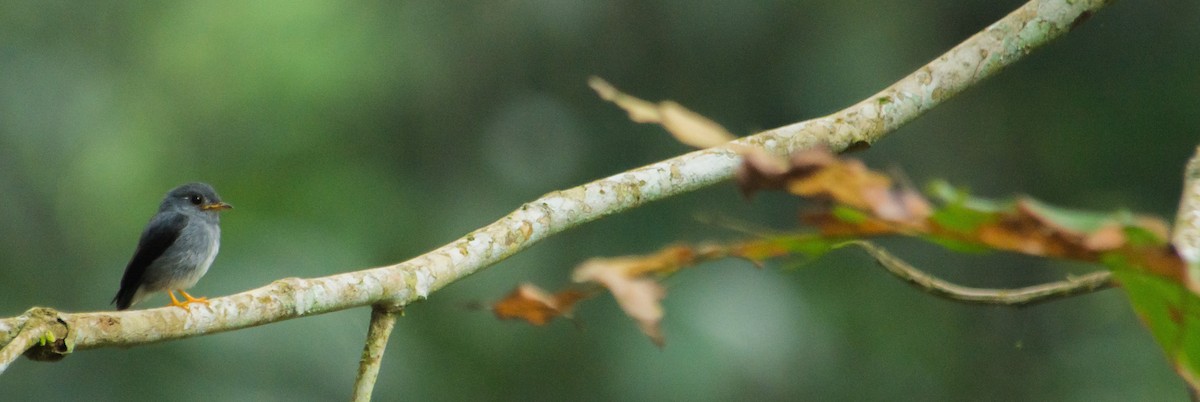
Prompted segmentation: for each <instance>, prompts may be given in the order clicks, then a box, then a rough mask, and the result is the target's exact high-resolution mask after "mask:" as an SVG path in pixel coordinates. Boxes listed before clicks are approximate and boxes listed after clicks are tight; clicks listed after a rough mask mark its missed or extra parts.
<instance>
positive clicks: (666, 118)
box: [588, 77, 737, 148]
mask: <svg viewBox="0 0 1200 402" xmlns="http://www.w3.org/2000/svg"><path fill="white" fill-rule="evenodd" d="M588 85H589V86H591V87H592V89H593V90H595V91H596V93H597V94H599V95H600V98H601V99H604V100H606V101H609V102H612V103H614V104H616V105H617V106H619V107H621V108H622V109H625V112H627V113H629V119H630V120H633V121H634V122H638V123H657V124H659V125H662V126H663V128H665V129H667V132H669V133H671V135H672V136H674V137H675V139H676V140H678V141H679V142H682V143H684V144H685V145H689V146H693V147H696V148H708V147H715V146H717V145H721V144H724V143H727V142H729V141H733V140H734V139H735V138H737V137H734V135H733V134H730V133H729V131H728V130H725V127H721V125H720V124H717V123H716V122H714V121H712V120H710V119H708V118H707V117H704V116H701V115H700V114H699V113H696V112H693V111H691V110H688V109H687V108H685V107H683V106H682V105H680V104H678V103H675V102H672V101H664V102H659V103H657V104H656V103H653V102H648V101H645V100H642V99H638V98H636V97H634V96H631V95H628V94H625V93H623V92H621V91H619V90H617V88H616V87H614V86H612V84H609V83H608V82H606V81H604V80H603V79H600V78H599V77H591V78H589V79H588Z"/></svg>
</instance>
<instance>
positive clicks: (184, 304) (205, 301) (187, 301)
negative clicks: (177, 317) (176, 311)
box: [167, 289, 208, 310]
mask: <svg viewBox="0 0 1200 402" xmlns="http://www.w3.org/2000/svg"><path fill="white" fill-rule="evenodd" d="M179 293H180V294H182V295H183V298H184V299H183V301H182V302H181V301H179V299H176V298H175V291H174V290H168V291H167V294H168V295H170V296H171V304H170V305H171V306H175V307H179V308H181V309H184V310H187V309H188V305H189V304H192V303H200V304H203V305H206V306H207V305H208V298H207V297H192V295H189V294H187V292H184V291H183V289H180V290H179Z"/></svg>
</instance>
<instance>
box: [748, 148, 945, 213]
mask: <svg viewBox="0 0 1200 402" xmlns="http://www.w3.org/2000/svg"><path fill="white" fill-rule="evenodd" d="M739 151H743V152H742V161H743V162H742V165H741V166H740V167H739V169H738V174H737V180H738V186H739V188H740V189H741V190H742V194H745V195H747V196H749V195H751V194H753V192H754V191H758V190H764V189H776V188H783V189H786V190H787V191H788V192H790V193H792V194H795V195H799V196H802V197H809V198H818V199H824V200H830V201H832V202H834V203H835V204H840V205H845V206H849V207H851V208H855V209H859V210H863V211H870V212H871V213H872V215H873V216H874V218H877V219H880V220H883V221H887V222H901V223H906V224H910V225H913V224H915V225H919V224H923V221H924V220H925V219H926V218H927V217H929V215H930V214H931V213H932V208H931V206H930V205H929V202H928V201H926V200H925V198H924V197H922V196H921V195H920V194H919V193H917V192H916V191H914V190H912V189H910V188H907V187H897V186H894V185H893V184H892V180H891V179H890V178H888V177H887V176H886V175H884V174H881V173H877V172H874V171H871V170H870V169H868V168H867V166H866V165H865V164H863V163H862V162H861V161H859V160H857V159H849V158H844V159H839V158H838V157H837V156H835V155H833V153H831V152H830V151H829V149H827V148H823V147H822V148H814V149H808V150H804V151H800V152H797V153H795V154H793V155H792V157H791V159H790V160H787V161H783V160H782V159H779V158H776V157H774V156H772V155H769V154H765V153H763V152H761V151H757V150H755V149H746V150H739Z"/></svg>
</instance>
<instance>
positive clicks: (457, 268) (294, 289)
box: [0, 0, 1108, 368]
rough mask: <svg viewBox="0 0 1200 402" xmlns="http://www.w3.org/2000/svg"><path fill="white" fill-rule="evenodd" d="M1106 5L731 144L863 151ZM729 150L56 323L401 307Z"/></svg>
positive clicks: (0, 341) (1025, 19) (1055, 13)
mask: <svg viewBox="0 0 1200 402" xmlns="http://www.w3.org/2000/svg"><path fill="white" fill-rule="evenodd" d="M1107 3H1108V1H1106V0H1074V1H1068V0H1035V1H1031V2H1029V3H1027V4H1025V5H1023V6H1022V7H1020V8H1019V9H1017V10H1016V11H1014V12H1012V13H1011V14H1009V15H1007V16H1005V17H1004V18H1003V19H1001V20H1000V21H998V22H996V23H994V24H992V25H991V26H989V27H987V28H985V29H984V30H983V31H982V32H979V33H977V34H975V35H974V36H972V37H971V38H969V39H967V40H966V41H964V42H963V43H961V44H959V45H958V46H956V47H954V48H953V49H951V50H950V51H949V52H947V53H946V54H944V55H942V56H941V57H938V58H937V59H936V60H934V61H932V62H930V63H929V64H928V65H926V66H924V67H921V68H920V69H919V70H917V71H916V72H914V73H912V74H910V75H909V76H908V77H905V78H904V79H902V80H900V81H899V82H896V83H895V84H893V85H892V86H890V87H888V88H886V89H884V90H883V91H881V92H879V93H878V94H876V95H873V96H871V97H870V98H868V99H866V100H863V101H862V102H859V103H857V104H855V105H853V106H850V107H848V108H846V109H845V110H842V111H840V112H837V113H834V114H832V115H829V116H825V117H821V118H816V119H812V120H808V121H805V122H801V123H796V124H792V125H788V126H784V127H780V128H776V129H773V130H768V131H764V132H761V133H758V134H755V135H752V136H749V137H745V138H742V139H739V140H737V141H735V142H734V143H733V144H736V147H757V148H760V149H762V150H764V151H766V152H769V153H772V154H777V155H786V154H790V153H792V152H794V151H796V150H799V149H804V148H809V147H812V146H815V145H818V144H826V145H827V146H828V147H829V148H830V149H833V150H844V149H846V148H847V147H849V146H851V145H855V144H870V143H874V142H875V141H877V140H879V139H880V138H882V137H883V136H884V135H886V134H887V133H889V132H891V131H893V130H895V129H896V128H898V127H900V126H901V125H902V124H904V123H906V122H908V121H911V120H913V119H915V118H916V117H917V116H920V115H921V114H922V113H924V112H926V111H928V110H930V109H931V108H933V107H934V106H937V105H938V104H940V103H941V102H943V101H945V100H946V99H949V98H950V97H952V96H954V95H955V94H958V93H960V92H962V91H964V90H966V89H967V88H969V87H971V86H972V85H974V84H976V83H978V82H980V81H981V80H983V79H984V78H986V77H988V76H990V75H992V74H994V73H996V72H997V71H999V70H1000V69H1002V68H1004V67H1005V66H1008V65H1010V64H1012V63H1015V62H1016V61H1018V60H1020V59H1021V58H1022V57H1024V56H1025V55H1026V54H1028V53H1029V52H1031V51H1032V50H1033V49H1036V48H1038V47H1040V46H1042V45H1044V44H1046V43H1048V42H1049V41H1051V40H1053V39H1055V38H1057V37H1059V36H1061V35H1062V34H1064V33H1066V32H1067V31H1069V30H1071V29H1072V28H1073V27H1075V26H1076V25H1077V24H1078V22H1079V21H1082V20H1084V19H1085V18H1086V17H1087V16H1090V15H1091V14H1092V13H1093V12H1094V11H1096V10H1097V9H1100V8H1102V7H1103V6H1105V5H1106V4H1107ZM732 148H733V146H723V147H715V148H710V149H706V150H701V151H696V152H692V153H688V154H685V155H682V156H678V157H675V158H671V159H668V160H665V161H662V162H658V163H655V164H651V165H648V166H644V167H641V168H637V169H633V170H630V171H627V172H623V173H620V174H616V175H614V176H611V177H607V178H604V179H600V180H597V181H594V182H591V183H587V184H584V185H581V186H578V187H575V188H571V189H567V190H563V191H555V192H552V193H549V194H546V195H545V196H543V197H542V198H539V199H537V200H534V201H532V202H529V203H526V204H525V205H522V206H521V207H520V208H517V210H516V211H513V212H512V213H510V214H508V215H507V216H505V217H503V218H501V219H500V220H498V221H496V222H494V223H492V224H490V225H487V226H485V227H483V228H480V229H478V230H476V231H474V232H471V233H469V234H467V235H466V236H463V237H462V238H460V239H458V240H455V241H454V242H451V243H450V244H447V245H445V246H442V247H440V248H438V249H436V250H433V251H430V252H428V253H426V254H424V255H421V256H419V257H416V258H414V259H412V260H409V261H405V262H402V263H399V264H394V265H389V266H384V267H378V268H371V269H366V270H362V271H355V272H347V273H343V274H338V275H333V276H327V277H322V278H311V279H299V278H289V279H281V280H278V281H275V282H273V283H271V284H269V285H267V286H264V287H261V288H258V289H254V290H250V291H246V292H243V293H238V294H235V295H231V296H226V297H221V298H216V299H212V300H211V301H210V303H209V305H208V306H194V307H192V309H191V312H190V313H187V312H185V311H183V310H182V309H178V308H173V307H166V308H157V309H150V310H138V311H120V312H93V313H57V312H56V313H55V314H56V316H57V320H58V321H57V322H59V323H61V324H57V325H63V326H68V327H70V328H69V329H71V331H69V332H65V333H69V334H70V337H71V338H72V339H71V343H72V344H73V345H74V346H75V348H77V349H91V348H99V347H109V346H134V345H142V344H147V343H152V342H161V341H167V340H173V339H180V338H187V337H192V336H198V335H204V334H210V333H216V332H224V331H231V330H236V329H241V328H247V327H252V326H257V325H263V324H267V323H271V322H276V321H281V320H286V319H291V318H296V317H302V316H308V315H314V314H322V313H327V312H331V311H337V310H343V309H348V308H352V307H360V306H366V305H373V304H379V303H387V304H394V305H400V306H403V305H406V304H408V303H410V302H413V301H416V300H419V299H423V298H426V297H428V296H429V294H430V293H432V292H434V291H437V290H438V289H441V288H442V287H444V286H446V285H448V284H450V283H453V282H454V281H457V280H459V279H461V278H463V277H465V276H467V275H470V274H472V273H474V272H476V271H478V270H480V269H482V268H484V267H487V266H490V265H493V264H495V263H497V262H499V261H501V260H503V259H505V258H507V257H508V256H510V255H513V254H514V253H517V252H519V251H521V250H524V249H525V248H527V247H529V246H530V245H532V244H534V243H536V242H538V241H540V240H542V239H544V238H546V237H548V236H551V235H553V234H555V233H558V232H561V231H563V230H565V229H568V228H571V227H575V226H579V225H581V224H583V223H586V222H589V221H592V220H595V219H598V218H600V217H603V216H606V215H611V214H615V213H619V212H622V211H625V210H628V209H630V208H635V207H638V206H640V205H642V204H645V203H647V202H650V201H655V200H659V199H663V198H667V197H671V196H676V195H679V194H683V193H686V192H689V191H693V190H696V189H699V188H702V187H705V186H709V185H712V184H714V183H718V182H721V181H725V180H727V179H729V178H730V177H732V176H733V174H734V170H735V168H736V166H737V165H738V163H739V160H740V157H739V156H738V154H737V153H736V152H734V151H733V150H732ZM13 323H15V321H13V320H12V319H2V320H0V327H4V326H11V325H13ZM59 329H60V330H61V328H59ZM19 332H20V331H16V333H14V332H13V331H5V330H3V328H0V336H2V337H3V338H0V345H5V344H8V343H10V341H12V340H13V339H24V338H21V336H20V335H18V333H19ZM10 346H13V345H10ZM23 347H24V346H20V347H17V348H18V349H20V348H23ZM5 349H8V348H5ZM0 368H2V367H0Z"/></svg>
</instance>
